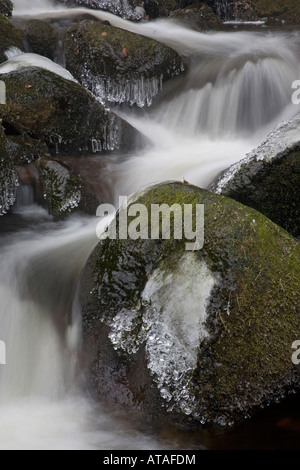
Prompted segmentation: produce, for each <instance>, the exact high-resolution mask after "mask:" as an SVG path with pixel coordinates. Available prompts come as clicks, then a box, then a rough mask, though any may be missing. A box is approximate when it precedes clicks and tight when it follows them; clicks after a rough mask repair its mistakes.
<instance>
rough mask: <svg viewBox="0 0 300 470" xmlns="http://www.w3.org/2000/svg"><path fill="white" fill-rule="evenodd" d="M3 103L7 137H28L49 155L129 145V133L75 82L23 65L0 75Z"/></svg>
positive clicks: (0, 109) (131, 138) (132, 138)
mask: <svg viewBox="0 0 300 470" xmlns="http://www.w3.org/2000/svg"><path fill="white" fill-rule="evenodd" d="M1 79H2V80H3V81H4V82H5V84H6V95H7V102H6V104H5V105H1V106H0V116H1V117H2V119H3V125H4V127H6V128H8V129H9V133H10V135H16V136H18V135H28V136H29V137H31V138H34V139H38V140H40V141H41V142H44V143H45V144H47V146H48V148H49V150H50V152H51V153H73V154H80V153H82V154H84V153H91V152H100V151H111V150H116V149H118V148H119V147H120V146H122V148H124V147H125V146H127V148H128V146H129V145H133V144H134V142H135V135H136V133H135V132H134V130H133V129H132V128H131V127H130V126H129V125H127V124H126V123H125V122H123V121H122V120H121V119H119V118H118V117H117V116H115V115H114V114H113V113H109V112H108V111H106V110H105V109H104V107H103V106H102V105H101V104H100V103H99V102H98V101H97V100H96V99H95V98H94V96H93V95H92V94H91V93H89V92H88V91H87V90H85V89H84V88H83V87H82V86H80V85H79V84H78V83H75V82H74V81H71V80H66V79H64V78H62V77H61V76H58V75H56V74H54V73H52V72H50V71H48V70H45V69H40V68H37V67H28V68H23V69H21V70H18V71H15V72H11V73H8V74H2V75H1Z"/></svg>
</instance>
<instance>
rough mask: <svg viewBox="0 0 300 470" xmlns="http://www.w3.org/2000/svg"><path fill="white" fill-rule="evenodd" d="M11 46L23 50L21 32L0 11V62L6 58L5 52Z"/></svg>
mask: <svg viewBox="0 0 300 470" xmlns="http://www.w3.org/2000/svg"><path fill="white" fill-rule="evenodd" d="M11 47H17V48H18V49H21V50H23V38H22V32H21V31H19V30H18V29H16V28H15V27H14V26H13V25H12V24H11V23H10V22H9V20H8V19H7V18H6V17H5V16H4V15H2V14H1V13H0V63H1V62H5V61H6V60H7V57H6V55H5V52H6V51H7V50H8V49H9V48H11Z"/></svg>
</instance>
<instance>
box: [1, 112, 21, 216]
mask: <svg viewBox="0 0 300 470" xmlns="http://www.w3.org/2000/svg"><path fill="white" fill-rule="evenodd" d="M0 157H1V158H0V216H1V215H4V214H6V213H7V212H8V211H9V209H10V208H11V206H12V205H13V204H14V202H15V199H16V187H17V184H18V176H17V173H16V171H15V168H14V164H13V161H12V159H11V157H10V154H9V152H8V149H7V139H6V136H5V134H4V130H3V128H2V126H1V121H0Z"/></svg>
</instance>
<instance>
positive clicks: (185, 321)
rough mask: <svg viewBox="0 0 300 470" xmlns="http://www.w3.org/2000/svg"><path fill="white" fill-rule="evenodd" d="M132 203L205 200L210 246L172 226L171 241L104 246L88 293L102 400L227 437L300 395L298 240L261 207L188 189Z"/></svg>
mask: <svg viewBox="0 0 300 470" xmlns="http://www.w3.org/2000/svg"><path fill="white" fill-rule="evenodd" d="M133 202H134V203H140V204H143V205H145V206H146V208H147V209H148V211H149V212H148V214H149V213H150V207H151V205H153V204H159V205H160V204H163V203H165V204H168V205H169V206H171V205H172V204H179V205H180V206H181V207H182V205H183V204H191V205H192V206H193V208H194V209H195V207H196V204H204V214H205V224H204V228H205V232H204V237H205V241H204V246H203V248H202V249H200V250H198V251H186V245H185V243H186V240H184V239H183V240H180V239H175V237H174V232H173V231H171V237H170V240H160V239H159V240H153V239H152V240H151V239H149V238H148V239H146V238H145V239H144V238H143V239H137V240H133V239H128V240H126V239H121V237H119V236H117V239H115V240H114V239H109V238H106V239H103V240H101V241H100V242H99V244H98V246H97V247H96V249H95V250H94V251H93V253H92V254H91V256H90V258H89V261H88V263H87V265H86V267H85V270H84V273H83V276H82V280H81V293H80V301H81V306H82V315H83V317H82V321H83V333H84V338H83V358H84V359H85V365H86V367H87V371H88V373H89V379H90V384H91V387H92V389H93V390H95V394H96V395H97V396H98V397H99V398H100V399H101V400H106V401H107V402H109V403H110V405H113V406H116V407H118V406H119V407H121V408H122V409H126V410H127V411H128V412H130V413H131V414H133V413H137V415H138V416H141V417H142V418H143V419H144V420H147V421H150V422H153V421H156V422H161V421H162V420H163V422H164V423H166V422H167V423H172V424H174V425H176V426H180V427H184V428H195V427H196V428H199V427H201V426H203V425H205V426H209V427H211V428H214V429H217V428H218V429H219V430H220V429H226V428H227V427H228V426H231V425H233V424H234V423H238V422H240V421H242V420H245V419H246V418H247V417H250V416H251V415H253V414H254V413H255V411H257V410H258V409H259V408H260V407H263V406H266V405H267V404H270V403H274V402H277V401H280V400H281V399H282V398H283V397H284V396H285V395H286V394H287V393H288V392H290V391H293V390H297V389H299V368H297V367H296V366H294V365H293V363H292V360H291V355H292V352H293V351H292V349H291V345H292V343H293V341H294V340H295V339H296V338H298V336H299V308H298V306H299V302H300V298H299V280H300V277H299V276H300V273H299V251H300V246H299V243H298V242H297V240H295V239H294V238H293V237H291V236H290V235H289V234H288V233H287V232H286V231H285V230H283V229H282V228H280V227H279V226H278V225H276V224H274V223H273V222H271V221H270V220H269V219H268V218H266V217H265V216H263V215H262V214H261V213H259V212H257V211H255V210H254V209H251V208H249V207H246V206H244V205H242V204H240V203H238V202H236V201H234V200H232V199H230V198H227V197H223V196H219V195H216V194H214V193H211V192H208V191H205V190H202V189H200V188H197V187H194V186H192V185H189V184H181V183H165V184H159V185H156V186H153V187H150V188H148V190H147V189H146V190H145V191H144V192H141V193H139V194H137V195H135V196H134V197H133V199H131V200H130V204H129V205H131V204H132V203H133ZM139 207H141V206H139ZM139 210H140V209H139ZM121 214H122V215H120V214H119V215H118V216H117V228H118V225H119V222H120V220H121V218H122V217H123V216H124V212H123V213H122V212H121ZM137 215H138V213H137ZM145 221H148V223H149V227H151V228H152V226H153V220H148V215H147V214H146V215H145V216H144V218H143V217H142V218H140V220H139V222H140V223H141V224H144V222H145ZM133 222H134V223H136V221H135V218H134V217H129V219H128V222H125V225H124V224H123V225H122V224H121V228H123V229H124V227H126V226H128V228H130V226H131V224H132V223H133ZM127 224H128V225H127ZM112 227H113V226H112V225H111V226H110V229H112ZM140 228H141V225H140ZM160 228H161V226H160ZM194 228H195V226H194ZM137 230H139V229H138V228H137ZM110 233H112V232H110ZM117 233H118V232H117Z"/></svg>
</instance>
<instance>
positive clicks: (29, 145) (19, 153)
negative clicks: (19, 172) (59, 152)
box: [7, 135, 50, 166]
mask: <svg viewBox="0 0 300 470" xmlns="http://www.w3.org/2000/svg"><path fill="white" fill-rule="evenodd" d="M7 149H8V152H9V154H10V157H11V159H12V161H13V163H14V165H19V166H21V165H27V164H28V163H31V162H33V161H35V160H37V159H39V158H44V157H46V156H50V154H49V149H48V147H47V145H46V144H45V143H44V142H41V141H40V140H37V139H31V138H30V137H28V136H26V135H23V136H21V135H17V136H9V135H8V136H7Z"/></svg>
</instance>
